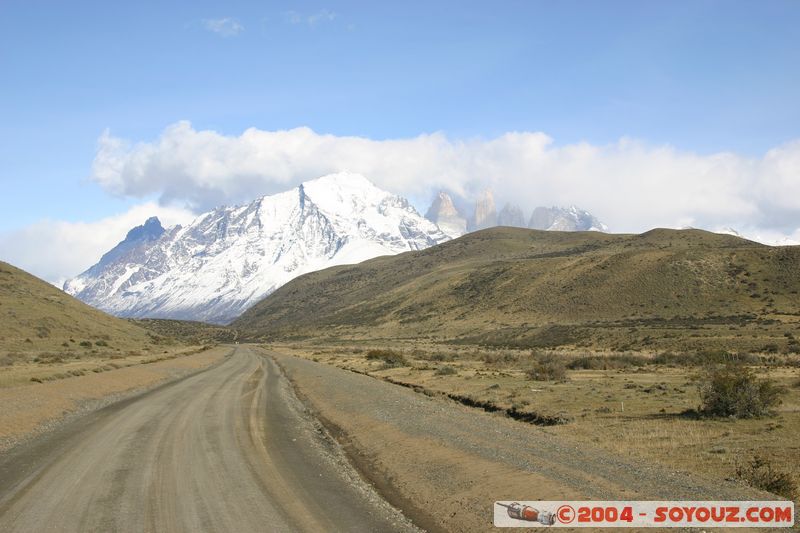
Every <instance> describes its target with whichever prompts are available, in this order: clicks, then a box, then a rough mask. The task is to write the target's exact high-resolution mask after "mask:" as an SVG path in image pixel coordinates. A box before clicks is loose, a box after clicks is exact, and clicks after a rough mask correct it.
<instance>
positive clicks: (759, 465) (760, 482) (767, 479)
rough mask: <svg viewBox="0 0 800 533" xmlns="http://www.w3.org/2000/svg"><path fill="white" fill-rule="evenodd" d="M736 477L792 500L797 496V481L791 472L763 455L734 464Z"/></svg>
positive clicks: (752, 485)
mask: <svg viewBox="0 0 800 533" xmlns="http://www.w3.org/2000/svg"><path fill="white" fill-rule="evenodd" d="M736 477H737V478H738V479H740V480H742V481H744V482H745V483H747V484H748V485H750V486H751V487H756V488H759V489H761V490H765V491H767V492H771V493H773V494H777V495H778V496H783V497H784V498H788V499H790V500H793V499H794V498H796V497H797V495H798V493H797V483H796V482H795V481H794V478H793V477H792V474H791V473H790V472H786V471H783V470H780V469H778V468H776V467H775V466H774V465H773V464H772V462H771V461H769V460H768V459H764V458H763V457H759V456H756V457H753V459H752V460H750V461H749V462H747V463H744V464H737V465H736Z"/></svg>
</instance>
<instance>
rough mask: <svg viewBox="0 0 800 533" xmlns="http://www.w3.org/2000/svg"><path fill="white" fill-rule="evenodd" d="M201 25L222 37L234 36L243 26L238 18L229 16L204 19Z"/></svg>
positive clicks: (241, 30) (240, 31)
mask: <svg viewBox="0 0 800 533" xmlns="http://www.w3.org/2000/svg"><path fill="white" fill-rule="evenodd" d="M203 27H204V28H205V29H207V30H208V31H210V32H213V33H216V34H217V35H221V36H223V37H236V36H237V35H239V34H240V33H242V32H243V31H244V26H242V24H241V23H240V22H239V21H238V20H236V19H235V18H231V17H224V18H219V19H204V20H203Z"/></svg>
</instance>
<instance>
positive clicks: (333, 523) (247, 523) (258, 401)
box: [0, 346, 415, 532]
mask: <svg viewBox="0 0 800 533" xmlns="http://www.w3.org/2000/svg"><path fill="white" fill-rule="evenodd" d="M414 529H415V528H414V527H413V526H412V525H411V524H410V523H409V522H408V521H407V520H406V519H405V518H404V517H403V515H401V514H400V513H399V512H397V511H396V510H395V509H394V508H392V507H391V506H389V505H388V504H387V503H386V502H385V501H384V500H382V499H381V498H380V497H379V496H378V495H377V494H376V493H375V492H374V491H373V490H372V489H371V488H370V487H369V486H368V485H367V484H365V483H364V482H363V481H362V480H361V479H360V478H359V477H358V475H357V474H356V473H355V471H353V470H352V468H350V467H349V464H348V463H347V461H346V459H345V458H344V456H343V455H342V453H341V451H340V449H339V448H338V446H337V445H336V444H335V443H334V442H332V441H331V440H330V439H329V438H327V437H326V434H325V433H324V430H323V429H322V428H321V426H320V425H319V424H318V423H316V422H315V421H314V420H313V419H312V418H311V417H309V416H308V414H307V413H306V412H305V410H304V408H303V406H302V405H301V404H300V403H299V402H298V401H297V399H296V398H295V397H294V396H293V393H292V391H291V388H290V387H289V385H288V383H287V381H286V380H285V379H284V378H282V377H281V376H280V374H279V372H278V371H277V367H276V366H275V364H274V363H273V362H272V361H271V360H270V359H268V358H265V357H263V356H262V355H260V354H257V353H255V352H254V350H253V349H251V348H250V347H246V346H241V347H237V349H236V352H235V353H234V354H233V356H232V357H230V358H229V359H227V360H226V361H224V362H223V363H221V364H219V365H217V366H215V367H213V368H211V369H210V370H208V371H205V372H202V373H200V374H196V375H193V376H191V377H188V378H185V379H183V380H180V381H178V382H175V383H172V384H169V385H166V386H164V387H161V388H159V389H157V390H155V391H152V392H150V393H147V394H144V395H142V396H140V397H137V398H133V399H131V400H128V401H124V402H122V403H119V404H116V405H113V406H110V407H108V408H106V409H103V410H101V411H98V412H96V413H94V414H92V415H89V416H87V417H84V418H83V419H81V420H79V421H76V423H74V424H70V425H68V426H66V427H64V428H62V429H61V430H59V431H56V432H55V433H53V434H50V435H48V436H46V437H45V438H42V439H38V440H37V441H35V442H33V443H30V445H26V446H24V447H21V449H14V450H12V451H11V452H8V453H6V454H3V455H2V456H0V531H4V532H32V531H36V532H42V531H60V532H61V531H81V532H88V531H98V532H100V531H102V532H110V531H119V532H125V531H137V532H141V531H154V532H155V531H157V532H179V531H180V532H183V531H186V532H189V531H192V532H194V531H237V532H251V531H413V530H414Z"/></svg>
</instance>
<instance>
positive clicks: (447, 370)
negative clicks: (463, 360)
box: [434, 365, 458, 376]
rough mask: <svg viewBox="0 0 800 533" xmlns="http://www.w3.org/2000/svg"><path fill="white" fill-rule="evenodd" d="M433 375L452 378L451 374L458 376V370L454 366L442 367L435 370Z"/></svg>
mask: <svg viewBox="0 0 800 533" xmlns="http://www.w3.org/2000/svg"><path fill="white" fill-rule="evenodd" d="M434 374H436V375H437V376H452V375H453V374H458V370H456V368H455V367H454V366H450V365H444V366H440V367H439V368H437V369H436V372H434Z"/></svg>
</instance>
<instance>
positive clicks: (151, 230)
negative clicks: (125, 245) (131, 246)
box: [120, 217, 164, 244]
mask: <svg viewBox="0 0 800 533" xmlns="http://www.w3.org/2000/svg"><path fill="white" fill-rule="evenodd" d="M163 233H164V227H163V226H162V225H161V221H160V220H159V219H158V217H150V218H148V219H147V220H145V222H144V224H142V225H141V226H136V227H135V228H133V229H131V230H130V231H129V232H128V234H127V235H125V240H124V241H123V242H131V241H141V240H150V239H157V238H159V237H161V235H162V234H163ZM120 244H122V243H120Z"/></svg>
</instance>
